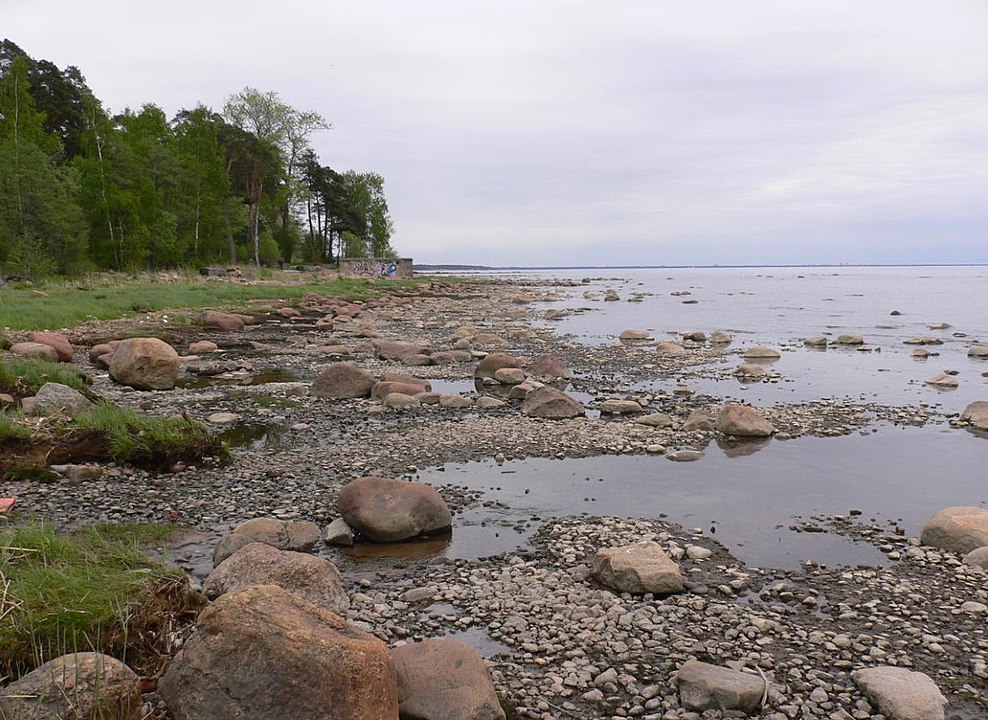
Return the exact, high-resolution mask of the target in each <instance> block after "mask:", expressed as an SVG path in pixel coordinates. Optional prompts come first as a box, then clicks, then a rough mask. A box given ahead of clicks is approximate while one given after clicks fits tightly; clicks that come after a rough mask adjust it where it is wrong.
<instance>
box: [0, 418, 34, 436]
mask: <svg viewBox="0 0 988 720" xmlns="http://www.w3.org/2000/svg"><path fill="white" fill-rule="evenodd" d="M22 419H23V415H22V414H21V413H20V412H19V411H11V410H0V443H2V442H3V441H4V440H7V439H11V440H27V439H28V438H30V437H31V428H29V427H27V426H26V425H24V424H23V423H22V422H21V420H22Z"/></svg>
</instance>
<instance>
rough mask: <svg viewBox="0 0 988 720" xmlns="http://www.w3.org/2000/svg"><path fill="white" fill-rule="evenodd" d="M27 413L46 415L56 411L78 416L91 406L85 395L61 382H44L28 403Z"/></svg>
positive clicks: (39, 415)
mask: <svg viewBox="0 0 988 720" xmlns="http://www.w3.org/2000/svg"><path fill="white" fill-rule="evenodd" d="M30 406H31V410H30V412H29V413H28V414H29V415H34V416H37V417H48V416H49V415H54V414H56V413H64V414H66V415H68V416H69V417H73V418H74V417H78V416H79V415H81V414H82V413H84V412H86V411H87V410H91V409H92V408H93V404H92V403H91V402H89V400H88V399H87V398H86V396H85V395H83V394H82V393H81V392H79V391H78V390H76V389H75V388H70V387H69V386H68V385H62V384H61V383H53V382H49V383H45V384H44V385H42V386H41V387H40V388H38V392H37V393H35V395H34V398H33V399H32V402H31V403H30Z"/></svg>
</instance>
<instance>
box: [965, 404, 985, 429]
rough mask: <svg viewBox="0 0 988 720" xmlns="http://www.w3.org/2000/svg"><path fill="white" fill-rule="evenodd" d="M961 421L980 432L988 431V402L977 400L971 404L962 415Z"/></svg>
mask: <svg viewBox="0 0 988 720" xmlns="http://www.w3.org/2000/svg"><path fill="white" fill-rule="evenodd" d="M961 420H963V421H964V422H968V423H971V426H972V427H976V428H978V429H979V430H988V401H985V400H977V401H975V402H973V403H970V404H969V405H968V406H967V407H966V408H964V412H962V413H961Z"/></svg>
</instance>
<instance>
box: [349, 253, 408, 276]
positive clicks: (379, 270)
mask: <svg viewBox="0 0 988 720" xmlns="http://www.w3.org/2000/svg"><path fill="white" fill-rule="evenodd" d="M412 272H413V267H412V259H411V258H342V259H341V260H340V277H342V278H383V279H386V280H408V279H409V278H411V277H412Z"/></svg>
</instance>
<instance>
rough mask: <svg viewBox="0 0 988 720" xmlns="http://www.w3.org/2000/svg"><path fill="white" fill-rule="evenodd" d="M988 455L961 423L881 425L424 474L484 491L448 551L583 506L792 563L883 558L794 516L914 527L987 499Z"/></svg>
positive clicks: (480, 550)
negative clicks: (986, 468) (698, 448)
mask: <svg viewBox="0 0 988 720" xmlns="http://www.w3.org/2000/svg"><path fill="white" fill-rule="evenodd" d="M752 449H754V452H751V453H750V454H744V453H745V451H747V450H752ZM739 450H740V452H739ZM986 457H988V444H986V440H985V439H983V438H980V437H976V436H975V435H973V434H972V433H969V432H967V431H964V430H957V429H947V428H941V429H939V430H936V431H932V432H931V431H929V430H923V429H916V428H892V427H882V428H878V429H877V431H876V432H874V433H868V434H867V435H850V436H845V437H839V438H815V437H804V438H799V439H796V440H790V441H785V442H783V441H778V440H772V441H769V442H767V443H760V444H756V445H754V446H751V445H749V446H737V447H732V446H726V447H724V448H722V447H719V446H718V445H716V444H711V445H710V446H708V447H707V448H706V449H705V452H704V456H703V458H702V459H700V460H699V461H697V462H692V463H675V462H671V461H669V460H668V459H666V458H665V457H662V456H641V455H634V456H599V457H592V458H583V459H570V460H550V459H544V458H532V459H526V460H516V461H509V462H505V463H504V464H502V465H497V464H496V463H494V462H493V461H490V462H472V463H460V464H447V465H445V466H444V469H443V471H440V470H439V469H438V468H434V469H429V470H425V471H423V472H421V473H420V477H419V479H421V480H423V481H425V482H429V483H433V484H444V483H449V482H453V483H455V484H459V485H464V486H466V487H468V488H471V489H479V490H482V491H484V496H483V497H482V499H481V503H479V504H477V505H475V506H473V507H470V508H468V509H467V510H465V511H464V512H463V513H461V514H460V515H458V516H457V517H456V518H455V520H454V527H453V534H452V538H451V539H450V541H449V543H448V544H447V545H445V546H444V547H442V548H436V551H437V552H441V553H442V554H445V555H446V556H449V557H477V556H486V555H493V554H496V553H499V552H506V551H513V550H515V549H517V548H518V547H519V546H523V545H524V544H525V543H526V542H527V540H528V538H529V537H530V536H531V534H532V533H533V532H534V531H535V530H536V529H537V528H538V527H539V525H540V524H541V522H542V521H543V520H545V519H548V518H552V517H565V516H573V515H580V514H583V513H586V514H589V515H615V516H621V517H643V518H664V519H668V520H670V521H672V522H676V523H680V524H681V525H683V526H684V527H686V528H700V529H702V530H703V531H704V532H705V533H706V534H708V535H711V536H712V537H714V538H715V539H717V540H718V541H720V542H721V543H723V544H724V545H725V546H726V547H727V548H728V549H729V550H730V551H731V552H732V553H733V554H734V555H736V556H737V557H738V558H740V559H741V560H743V561H745V562H746V563H748V564H750V565H754V566H763V567H781V568H791V569H795V568H797V567H799V566H800V565H802V564H803V563H804V562H805V561H807V560H813V561H815V562H817V563H820V564H823V565H829V566H836V565H847V566H856V565H883V564H886V563H887V562H888V561H887V560H886V558H885V556H884V555H883V554H882V553H881V552H879V551H878V550H877V549H876V548H874V547H873V546H872V545H870V544H866V543H860V542H854V541H852V540H850V539H848V538H845V537H842V536H838V535H834V534H830V533H826V534H824V533H807V532H796V531H793V530H790V529H789V526H790V525H793V524H794V523H801V522H808V523H811V524H814V523H813V520H812V518H814V517H824V518H829V517H832V516H834V515H844V516H846V515H847V514H848V512H849V511H850V510H851V509H852V508H857V509H860V510H862V511H863V515H862V516H861V520H862V521H863V522H868V523H871V522H877V523H879V524H881V525H885V526H887V527H888V528H889V531H890V532H892V531H893V530H894V528H895V526H899V527H901V528H902V529H903V530H904V531H905V532H906V533H907V534H908V535H909V536H916V535H918V533H919V531H920V529H921V527H922V524H923V523H924V522H925V521H926V520H927V519H928V518H929V516H930V515H932V514H933V513H934V512H935V511H936V510H938V509H940V508H942V507H945V506H948V505H986V504H988V488H986V487H985V484H984V482H983V474H982V472H981V470H980V468H981V467H982V462H983V460H984V458H986ZM484 502H487V503H488V505H487V506H485V505H484V504H483V503H484ZM495 502H496V503H497V504H494V503H495Z"/></svg>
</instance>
